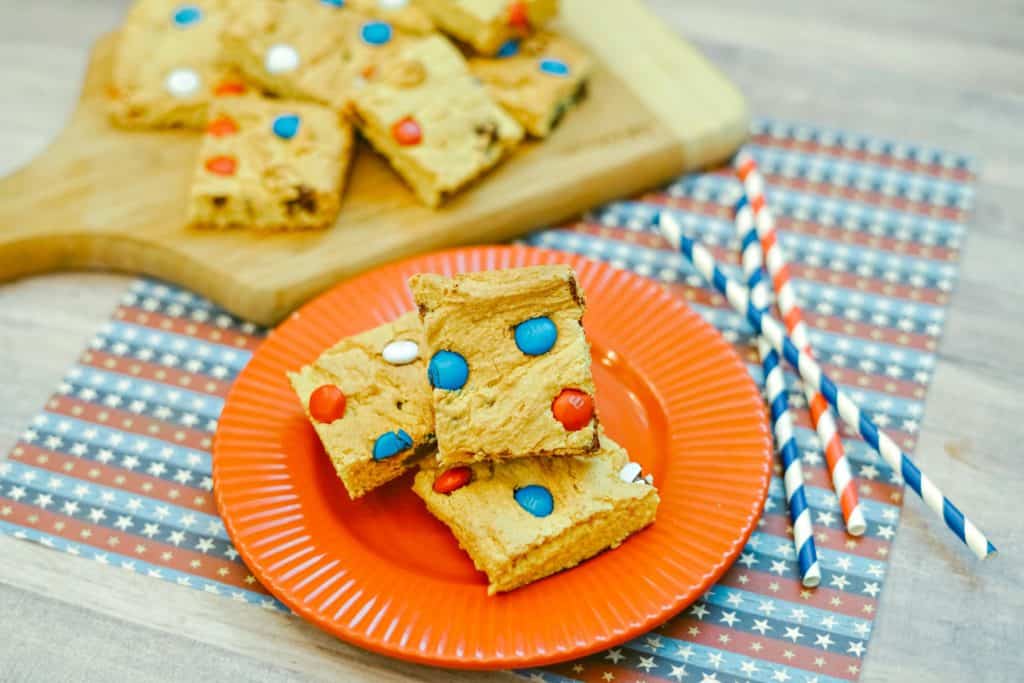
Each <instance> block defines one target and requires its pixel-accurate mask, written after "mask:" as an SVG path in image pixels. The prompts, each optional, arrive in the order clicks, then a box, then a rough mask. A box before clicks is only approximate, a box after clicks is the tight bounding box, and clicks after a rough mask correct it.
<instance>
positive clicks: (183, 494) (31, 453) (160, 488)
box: [10, 442, 217, 515]
mask: <svg viewBox="0 0 1024 683" xmlns="http://www.w3.org/2000/svg"><path fill="white" fill-rule="evenodd" d="M10 457H11V458H15V459H18V460H22V461H24V462H25V463H26V464H30V465H32V466H33V467H38V468H40V469H44V470H48V471H50V472H55V473H57V474H62V475H64V476H66V477H73V478H75V479H78V480H80V481H81V482H83V483H85V484H99V485H102V486H109V487H111V488H116V489H120V490H122V491H128V492H129V493H134V494H137V495H140V496H145V497H147V498H154V499H156V500H162V501H164V502H167V503H171V504H173V505H177V506H179V507H184V508H189V509H190V510H196V511H197V512H203V513H206V514H208V515H216V514H217V504H216V503H215V502H214V500H213V493H211V492H210V491H205V490H203V489H199V488H195V487H193V486H186V485H184V484H179V483H177V482H172V481H166V480H164V479H160V478H159V477H154V476H152V475H149V474H143V473H142V472H134V471H132V470H127V469H124V468H121V467H115V466H111V465H104V464H103V463H100V462H96V461H93V460H83V459H82V458H77V457H75V456H73V455H68V454H66V453H61V452H59V451H51V450H47V449H43V448H38V447H36V446H33V445H32V444H28V443H25V442H19V443H18V445H17V446H15V448H14V450H12V451H11V454H10ZM168 469H172V468H171V467H170V466H168Z"/></svg>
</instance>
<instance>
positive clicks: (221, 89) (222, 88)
mask: <svg viewBox="0 0 1024 683" xmlns="http://www.w3.org/2000/svg"><path fill="white" fill-rule="evenodd" d="M213 94H214V95H244V94H245V83H242V82H241V81H224V82H223V83H221V84H220V85H218V86H217V87H216V88H214V90H213Z"/></svg>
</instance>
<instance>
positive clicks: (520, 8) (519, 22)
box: [508, 0, 530, 30]
mask: <svg viewBox="0 0 1024 683" xmlns="http://www.w3.org/2000/svg"><path fill="white" fill-rule="evenodd" d="M508 25H509V26H512V27H513V28H518V29H523V30H527V29H529V28H530V16H529V15H528V14H527V13H526V3H525V2H522V1H521V0H515V1H514V2H511V3H509V6H508Z"/></svg>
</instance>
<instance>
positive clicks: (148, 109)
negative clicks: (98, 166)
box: [108, 0, 244, 128]
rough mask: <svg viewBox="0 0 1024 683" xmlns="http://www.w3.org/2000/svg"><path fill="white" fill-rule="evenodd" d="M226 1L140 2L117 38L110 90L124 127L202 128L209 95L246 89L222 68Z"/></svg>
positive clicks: (116, 118) (112, 109) (113, 110)
mask: <svg viewBox="0 0 1024 683" xmlns="http://www.w3.org/2000/svg"><path fill="white" fill-rule="evenodd" d="M228 15H229V9H228V0H194V2H189V3H187V4H183V3H181V2H180V0H139V1H138V2H136V3H135V4H134V5H133V6H132V8H131V10H130V11H129V12H128V16H127V17H126V19H125V22H124V26H122V27H121V31H120V33H119V34H118V39H117V48H116V53H115V55H114V68H113V73H112V78H111V84H110V87H109V89H108V95H109V99H108V110H109V113H110V118H111V120H112V121H113V122H114V123H115V124H117V125H118V126H122V127H125V128H173V127H187V128H201V127H202V126H203V125H204V124H205V122H206V109H207V105H208V103H209V101H210V99H211V97H212V96H213V95H214V94H215V93H217V92H218V91H222V90H224V89H227V90H228V91H230V92H237V90H238V89H243V88H244V86H242V85H241V83H240V81H239V80H238V79H237V77H233V76H232V74H231V73H230V72H229V70H228V69H226V68H225V67H224V66H223V65H222V64H221V33H222V30H223V28H224V26H225V25H226V24H227V23H228Z"/></svg>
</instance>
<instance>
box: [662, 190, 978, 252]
mask: <svg viewBox="0 0 1024 683" xmlns="http://www.w3.org/2000/svg"><path fill="white" fill-rule="evenodd" d="M642 201H644V202H647V203H650V204H658V205H662V206H669V207H673V208H678V209H682V210H684V211H688V212H690V213H696V214H701V215H705V216H713V217H716V218H726V219H728V220H732V212H731V211H730V210H729V209H728V208H725V207H723V206H722V205H720V204H715V203H712V202H701V201H697V200H695V199H690V198H687V197H670V196H668V195H666V194H664V193H656V194H649V195H645V196H644V197H643V198H642ZM775 227H776V229H777V230H785V231H786V232H791V233H797V234H801V235H807V236H810V237H819V238H821V239H824V240H828V241H830V242H836V243H843V244H854V245H858V246H864V247H870V248H872V249H878V250H880V251H887V252H896V253H898V254H906V255H908V256H920V257H922V258H929V259H935V260H938V261H951V262H955V261H957V260H958V259H959V257H960V256H959V254H960V251H959V249H951V248H949V247H941V246H931V245H927V244H922V243H919V242H910V241H903V240H898V239H895V238H892V237H880V236H877V235H872V234H870V233H865V232H856V231H853V230H844V229H843V228H842V227H830V226H827V225H823V224H821V223H816V222H811V221H802V220H798V219H794V218H790V217H789V216H775Z"/></svg>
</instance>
